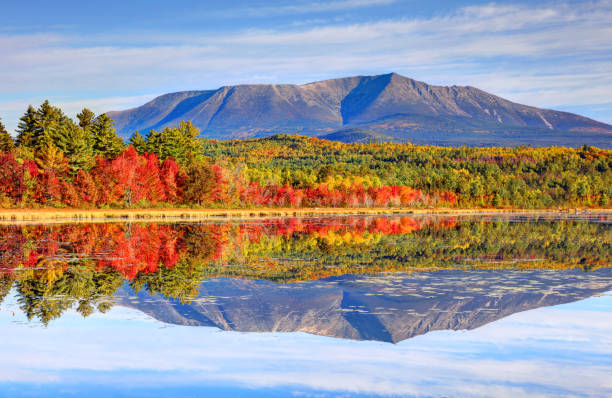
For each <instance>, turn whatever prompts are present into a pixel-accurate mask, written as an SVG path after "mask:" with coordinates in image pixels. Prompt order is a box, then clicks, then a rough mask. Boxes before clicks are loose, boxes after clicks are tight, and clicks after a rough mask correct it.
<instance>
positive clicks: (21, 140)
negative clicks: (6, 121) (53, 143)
mask: <svg viewBox="0 0 612 398" xmlns="http://www.w3.org/2000/svg"><path fill="white" fill-rule="evenodd" d="M35 135H36V109H34V107H33V106H32V105H30V106H28V109H27V110H26V112H25V114H24V115H23V116H22V117H21V118H20V119H19V124H18V125H17V139H16V144H17V146H18V147H24V148H33V147H34V136H35Z"/></svg>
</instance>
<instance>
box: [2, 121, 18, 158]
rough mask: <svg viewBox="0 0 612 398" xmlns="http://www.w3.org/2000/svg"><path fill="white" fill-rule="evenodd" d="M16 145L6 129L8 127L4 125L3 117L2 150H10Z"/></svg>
mask: <svg viewBox="0 0 612 398" xmlns="http://www.w3.org/2000/svg"><path fill="white" fill-rule="evenodd" d="M14 147H15V144H14V143H13V137H11V135H10V134H9V133H8V131H6V127H4V124H2V119H0V152H10V151H12V150H13V148H14Z"/></svg>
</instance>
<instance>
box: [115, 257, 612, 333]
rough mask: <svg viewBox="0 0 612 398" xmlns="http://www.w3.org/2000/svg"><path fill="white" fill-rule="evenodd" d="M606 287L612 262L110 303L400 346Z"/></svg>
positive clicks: (242, 285) (225, 285) (249, 328)
mask: <svg viewBox="0 0 612 398" xmlns="http://www.w3.org/2000/svg"><path fill="white" fill-rule="evenodd" d="M610 289H612V268H604V269H599V270H595V271H590V272H584V271H582V270H569V271H560V270H528V271H521V270H515V271H512V270H508V269H504V270H499V271H488V270H485V271H465V270H447V271H437V272H430V273H418V272H416V273H413V274H401V273H400V274H381V275H369V276H367V275H344V276H341V277H334V278H329V279H323V280H318V281H312V282H301V283H292V284H276V283H274V282H269V281H262V280H248V279H232V278H214V279H209V280H205V281H204V282H202V284H201V286H200V287H199V289H198V290H199V295H198V296H197V297H195V298H194V299H193V300H179V299H172V298H166V297H164V296H163V295H161V294H157V295H155V296H154V297H151V296H149V294H148V293H147V292H145V291H144V290H141V291H140V292H138V293H135V292H134V291H132V290H131V289H130V288H129V287H126V288H124V289H123V290H122V291H121V292H119V294H118V295H117V296H116V297H115V299H114V300H115V301H116V302H117V303H118V304H120V305H123V306H126V307H130V308H135V309H137V310H140V311H142V312H144V313H146V314H148V315H150V316H152V317H153V318H155V319H157V320H159V321H161V322H164V323H167V324H175V325H185V326H209V327H217V328H219V329H222V330H228V331H240V332H306V333H312V334H318V335H323V336H330V337H340V338H345V339H353V340H377V341H384V342H390V343H397V342H399V341H402V340H405V339H408V338H411V337H414V336H418V335H421V334H425V333H428V332H430V331H433V330H448V329H450V330H464V329H474V328H477V327H480V326H482V325H485V324H487V323H490V322H494V321H496V320H499V319H501V318H504V317H506V316H509V315H512V314H514V313H517V312H521V311H527V310H531V309H535V308H539V307H544V306H551V305H558V304H563V303H570V302H574V301H577V300H581V299H584V298H587V297H591V296H593V295H597V294H600V293H605V292H607V291H609V290H610Z"/></svg>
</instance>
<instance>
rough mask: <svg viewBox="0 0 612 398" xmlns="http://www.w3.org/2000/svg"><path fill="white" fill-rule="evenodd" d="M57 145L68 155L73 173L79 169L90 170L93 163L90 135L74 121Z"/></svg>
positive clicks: (67, 127)
mask: <svg viewBox="0 0 612 398" xmlns="http://www.w3.org/2000/svg"><path fill="white" fill-rule="evenodd" d="M56 146H57V147H58V148H59V149H60V150H61V151H62V152H63V153H64V154H65V155H66V157H67V158H68V161H69V164H70V171H71V172H72V174H73V175H75V174H76V172H77V171H78V170H79V169H85V170H88V169H89V168H90V167H91V166H92V165H93V148H92V140H91V137H90V135H89V134H88V133H87V132H86V131H85V130H83V129H82V128H81V127H79V126H77V125H75V124H74V123H72V122H71V123H69V124H67V125H66V128H65V131H64V134H63V135H62V138H61V140H59V141H58V142H57V143H56Z"/></svg>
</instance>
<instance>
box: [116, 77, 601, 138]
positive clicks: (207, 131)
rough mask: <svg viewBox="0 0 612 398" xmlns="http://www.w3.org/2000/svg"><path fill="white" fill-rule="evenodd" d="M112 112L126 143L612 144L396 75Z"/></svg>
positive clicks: (562, 117)
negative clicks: (136, 138)
mask: <svg viewBox="0 0 612 398" xmlns="http://www.w3.org/2000/svg"><path fill="white" fill-rule="evenodd" d="M108 114H109V115H110V117H111V118H112V119H113V120H114V122H115V126H116V128H117V131H118V133H119V134H120V135H122V136H123V137H128V136H130V135H131V134H132V133H133V132H134V131H135V130H140V131H141V132H142V131H144V132H146V131H148V130H149V129H161V128H164V127H167V126H172V125H175V124H178V123H179V122H180V121H181V120H191V121H192V122H193V123H194V124H195V125H196V126H197V127H199V128H200V129H201V130H202V135H203V136H204V137H209V138H218V139H229V138H244V137H261V136H268V135H272V134H277V133H292V134H304V135H311V136H313V135H314V136H319V135H326V134H330V133H334V132H336V131H338V130H340V131H346V130H351V129H355V128H357V129H360V130H369V131H372V132H373V133H374V134H375V135H377V134H380V135H382V136H384V137H390V139H392V140H394V141H399V142H404V141H410V142H413V143H419V144H440V145H463V144H465V145H521V144H531V145H534V146H545V145H553V144H554V145H568V146H579V145H583V144H589V145H595V146H603V147H610V146H611V145H612V126H610V125H608V124H605V123H601V122H597V121H595V120H592V119H588V118H586V117H583V116H579V115H575V114H572V113H567V112H560V111H554V110H547V109H539V108H535V107H531V106H526V105H521V104H517V103H514V102H511V101H508V100H505V99H503V98H501V97H497V96H495V95H492V94H489V93H487V92H485V91H482V90H479V89H477V88H474V87H470V86H466V87H462V86H452V87H444V86H432V85H428V84H426V83H423V82H419V81H416V80H413V79H409V78H407V77H404V76H401V75H398V74H396V73H391V74H386V75H378V76H356V77H347V78H341V79H332V80H325V81H320V82H315V83H309V84H304V85H290V84H280V85H271V84H259V85H238V86H225V87H221V88H219V89H217V90H208V91H184V92H178V93H172V94H166V95H162V96H160V97H157V98H155V99H154V100H152V101H150V102H148V103H146V104H144V105H142V106H140V107H137V108H133V109H128V110H125V111H113V112H109V113H108ZM341 136H343V135H342V134H341ZM358 136H359V135H358ZM344 139H345V140H349V139H350V137H348V138H347V137H344ZM358 140H361V138H358Z"/></svg>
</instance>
